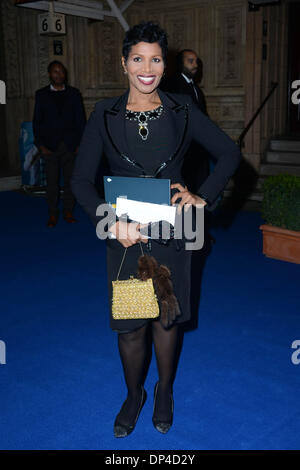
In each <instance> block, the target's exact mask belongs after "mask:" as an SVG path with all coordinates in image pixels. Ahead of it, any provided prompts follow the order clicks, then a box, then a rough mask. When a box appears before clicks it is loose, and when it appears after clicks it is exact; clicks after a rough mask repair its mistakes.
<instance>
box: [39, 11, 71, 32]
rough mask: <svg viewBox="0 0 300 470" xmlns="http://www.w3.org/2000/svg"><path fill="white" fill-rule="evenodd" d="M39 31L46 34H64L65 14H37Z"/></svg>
mask: <svg viewBox="0 0 300 470" xmlns="http://www.w3.org/2000/svg"><path fill="white" fill-rule="evenodd" d="M38 25H39V33H40V34H45V35H48V36H58V35H59V34H66V22H65V15H62V14H61V13H54V12H49V13H43V14H42V15H38Z"/></svg>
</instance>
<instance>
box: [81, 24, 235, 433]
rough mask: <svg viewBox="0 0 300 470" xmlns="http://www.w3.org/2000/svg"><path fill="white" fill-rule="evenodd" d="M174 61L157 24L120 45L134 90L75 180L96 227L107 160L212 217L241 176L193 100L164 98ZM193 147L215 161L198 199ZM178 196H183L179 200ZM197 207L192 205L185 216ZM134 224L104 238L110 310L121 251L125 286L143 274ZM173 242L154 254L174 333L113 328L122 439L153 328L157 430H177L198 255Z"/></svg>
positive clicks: (103, 110)
mask: <svg viewBox="0 0 300 470" xmlns="http://www.w3.org/2000/svg"><path fill="white" fill-rule="evenodd" d="M166 55H167V38H166V34H165V32H164V31H163V30H161V29H160V27H159V26H158V25H155V24H153V23H151V22H148V23H141V24H139V25H136V26H134V27H133V28H132V29H131V30H129V31H128V32H127V33H126V36H125V39H124V42H123V57H122V67H123V70H124V73H126V74H127V76H128V80H129V90H128V91H127V92H126V93H125V94H124V95H122V96H121V97H117V98H111V99H105V100H103V101H101V102H99V103H97V104H96V106H95V110H94V111H93V113H92V114H91V116H90V119H89V121H88V123H87V126H86V128H85V131H84V135H83V138H82V141H81V145H80V148H79V152H78V156H77V160H76V165H75V170H74V173H73V179H72V189H73V192H74V195H75V197H76V198H77V200H78V202H79V203H80V204H81V205H82V206H83V207H84V209H85V210H86V211H87V212H88V214H89V215H90V217H91V218H92V220H93V222H94V223H95V224H97V223H98V222H99V221H100V220H102V219H103V217H104V216H102V217H101V216H98V215H96V211H97V207H98V206H100V205H101V204H103V203H105V201H104V200H103V199H102V198H101V197H100V196H99V194H98V192H97V190H96V187H95V180H96V175H97V171H98V167H99V163H100V161H101V157H102V155H103V153H105V155H106V156H107V158H108V161H109V166H110V172H111V173H110V174H111V175H117V176H128V177H137V176H149V175H151V176H154V177H157V178H167V179H170V180H171V183H172V184H171V188H172V192H171V196H172V199H171V203H172V204H175V203H176V204H178V203H179V204H178V206H179V207H180V208H182V207H183V206H184V205H186V204H188V205H192V206H198V207H199V206H200V207H203V206H206V209H205V210H207V209H208V210H209V209H213V208H214V203H215V201H216V200H217V198H218V196H219V194H220V192H221V191H222V190H223V189H224V187H225V186H226V184H227V182H228V180H229V178H230V177H231V176H232V174H233V173H234V171H235V170H236V168H237V166H238V163H239V160H240V152H239V150H238V148H237V146H236V145H235V144H234V143H233V141H232V140H231V139H230V138H229V137H228V136H227V135H226V134H225V133H224V132H222V131H221V130H220V129H219V128H218V127H217V126H216V125H215V124H213V123H212V122H211V121H210V120H209V119H208V118H207V117H206V116H205V115H204V114H203V113H202V112H201V111H200V110H199V108H198V107H196V106H195V105H194V104H193V103H192V101H191V100H190V102H189V103H188V104H187V100H188V98H187V97H186V96H183V95H173V94H169V93H163V92H162V91H160V90H159V89H158V85H159V83H160V80H161V78H162V76H163V73H164V69H165V64H166ZM192 139H194V140H196V141H198V142H199V143H200V144H201V145H203V146H204V147H205V148H206V149H207V150H208V151H209V152H210V153H212V154H213V156H214V158H215V159H216V160H217V164H216V166H215V169H214V172H213V173H211V174H210V175H209V176H208V178H207V179H206V180H205V181H204V183H203V184H202V185H201V187H200V188H199V191H197V194H193V193H191V192H190V191H189V190H188V188H186V187H185V184H184V181H183V178H182V176H181V167H182V164H183V160H184V155H185V153H186V150H187V149H188V147H189V145H190V143H191V141H192ZM175 191H176V192H175ZM188 207H191V206H186V208H188ZM139 229H140V226H139V225H138V224H137V223H133V222H131V223H127V222H125V221H122V220H117V221H115V220H112V221H111V222H110V223H108V230H109V231H110V232H111V233H113V234H114V235H115V236H116V239H111V238H107V239H106V247H107V270H108V288H109V299H110V306H111V296H112V287H111V286H112V281H113V280H115V279H116V278H117V272H118V269H119V266H120V262H121V259H122V256H123V254H124V247H126V248H128V250H127V255H126V258H125V262H124V264H123V267H122V272H121V275H120V279H128V278H129V276H130V275H131V274H135V273H136V269H137V259H138V257H139V255H140V243H138V242H143V244H144V246H145V248H146V245H145V244H146V242H147V238H145V237H144V236H143V235H142V234H141V232H140V231H139ZM179 248H180V246H179V245H178V243H177V241H176V240H170V241H169V243H168V244H167V245H163V244H159V243H158V242H156V241H153V242H152V249H151V253H150V254H151V255H152V256H154V257H155V258H156V260H157V261H158V263H159V264H164V265H166V266H168V268H169V270H170V271H171V279H172V283H173V291H174V294H175V296H176V298H177V301H178V304H179V308H180V315H179V316H178V317H177V318H176V320H175V321H174V322H173V324H172V325H171V326H170V327H169V328H165V327H164V325H163V324H162V322H161V321H160V318H158V319H154V320H149V319H144V320H143V319H139V320H134V319H132V320H114V319H113V318H112V315H111V312H110V324H111V327H112V329H113V330H115V331H117V332H118V344H119V352H120V357H121V360H122V365H123V369H124V375H125V381H126V385H127V388H128V395H127V399H126V400H125V402H124V403H123V405H122V408H121V410H120V412H119V414H118V415H117V417H116V420H115V424H114V434H115V436H116V437H124V436H127V435H128V434H129V433H130V432H132V431H133V429H134V427H135V424H136V421H137V419H138V416H139V413H140V411H141V409H142V406H143V405H144V403H145V400H146V392H145V390H144V387H143V384H142V380H143V379H142V378H143V372H144V365H145V358H146V352H147V351H146V344H147V342H146V331H147V329H148V328H149V327H150V328H151V329H152V334H153V342H154V348H155V354H156V359H157V366H158V373H159V381H158V382H157V384H156V386H155V390H154V400H155V401H154V412H153V419H152V421H153V424H154V426H155V428H156V429H157V430H158V431H160V432H162V433H166V432H167V431H168V430H169V429H170V426H171V425H172V422H173V406H174V403H173V394H172V386H173V379H174V367H175V352H176V345H177V338H178V324H179V323H183V322H186V321H187V320H189V319H190V283H191V282H190V281H191V269H190V268H191V251H190V250H187V249H185V246H181V249H179Z"/></svg>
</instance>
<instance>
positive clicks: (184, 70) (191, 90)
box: [160, 49, 211, 192]
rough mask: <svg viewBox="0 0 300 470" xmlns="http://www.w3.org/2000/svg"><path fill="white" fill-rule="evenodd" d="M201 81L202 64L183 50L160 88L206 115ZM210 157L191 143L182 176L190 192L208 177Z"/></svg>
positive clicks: (195, 56)
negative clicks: (186, 98) (180, 96)
mask: <svg viewBox="0 0 300 470" xmlns="http://www.w3.org/2000/svg"><path fill="white" fill-rule="evenodd" d="M196 79H197V81H199V82H200V81H201V79H202V63H201V61H200V59H199V58H198V56H197V54H196V52H194V51H193V50H191V49H183V50H181V51H180V52H178V54H177V55H176V73H175V74H174V75H173V76H171V77H169V78H167V79H165V80H164V81H163V82H162V84H161V86H160V88H161V89H162V90H164V91H167V92H168V91H169V92H170V93H181V94H183V95H189V96H190V97H191V98H192V100H193V101H194V103H195V104H196V105H197V106H198V107H199V109H200V110H201V111H202V112H203V113H204V114H205V115H206V116H208V114H207V109H206V101H205V97H204V94H203V92H202V90H201V89H200V87H199V86H198V85H197V83H196ZM210 158H211V157H210V155H209V154H208V153H207V152H206V150H205V149H204V148H203V147H201V146H200V145H199V144H198V143H197V142H192V144H191V146H190V148H189V150H188V152H187V155H186V156H185V161H184V165H183V168H182V174H183V177H184V179H185V182H186V184H187V186H188V188H189V189H190V191H192V192H197V189H198V188H199V187H200V186H201V185H202V183H203V182H204V181H205V179H206V178H207V177H208V175H209V169H210Z"/></svg>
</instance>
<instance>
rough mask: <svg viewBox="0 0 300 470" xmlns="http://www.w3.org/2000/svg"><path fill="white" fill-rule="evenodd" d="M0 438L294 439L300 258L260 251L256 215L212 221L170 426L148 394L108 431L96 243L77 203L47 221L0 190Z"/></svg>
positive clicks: (4, 445) (119, 384) (109, 375)
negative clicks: (137, 411) (2, 352)
mask: <svg viewBox="0 0 300 470" xmlns="http://www.w3.org/2000/svg"><path fill="white" fill-rule="evenodd" d="M0 205H1V280H0V285H1V295H0V311H1V319H0V340H2V341H5V344H6V354H7V356H6V364H2V365H0V404H1V419H0V448H1V449H111V450H115V449H116V450H117V449H119V450H121V449H126V450H131V449H161V450H163V449H164V450H165V449H168V450H172V449H179V450H180V449H184V450H190V449H208V450H210V449H241V450H243V449H299V439H300V402H299V385H300V364H299V365H294V364H293V363H292V361H291V354H292V352H293V350H292V349H291V344H292V342H293V341H294V340H295V339H300V322H299V319H300V296H299V290H300V283H299V277H300V276H299V274H300V266H299V265H296V264H291V263H286V262H283V261H276V260H272V259H267V258H265V257H264V256H263V255H262V236H261V232H260V230H259V229H258V227H259V225H260V224H261V223H262V221H261V219H260V216H259V214H258V213H256V212H246V211H241V212H239V213H238V214H237V216H236V217H235V219H234V220H233V223H232V224H231V225H230V226H229V227H228V228H227V229H225V228H223V227H222V226H217V227H215V228H214V229H213V231H212V233H213V235H214V237H215V238H216V244H215V245H214V247H213V250H212V252H211V254H210V255H209V257H208V259H207V262H206V265H205V269H204V274H203V281H202V289H201V300H200V309H199V320H198V327H197V329H194V330H191V331H189V332H187V333H186V334H185V339H184V345H183V350H182V355H181V359H180V362H179V367H178V373H177V378H176V381H175V386H174V401H175V414H174V424H173V426H172V428H171V430H170V432H169V433H168V434H167V435H161V434H159V433H158V432H157V431H156V430H155V429H154V427H153V425H152V422H151V417H152V403H153V387H154V384H155V382H156V378H157V371H156V364H155V357H154V356H153V358H152V363H151V366H150V369H149V373H148V377H147V381H146V384H145V388H146V390H147V391H148V400H147V402H146V404H145V407H144V409H143V410H142V413H141V416H140V418H139V421H138V423H137V426H136V429H135V431H134V432H133V433H132V434H131V435H130V436H129V437H128V438H126V439H115V438H114V437H113V422H114V419H115V416H116V413H117V412H118V411H119V408H120V406H121V404H122V402H123V400H124V398H125V395H126V389H125V384H124V380H123V373H122V367H121V363H120V360H119V356H118V351H117V336H116V334H115V333H114V332H112V331H111V330H110V327H109V319H108V303H107V290H106V260H105V245H104V242H103V241H100V240H99V239H98V238H97V237H96V235H95V230H94V227H93V226H92V224H91V223H90V222H89V220H88V217H87V215H86V214H85V213H84V212H83V211H82V210H81V209H80V208H79V207H78V206H77V207H76V210H75V215H76V217H77V218H78V219H79V223H78V224H76V225H74V226H73V225H68V224H66V223H65V222H64V221H63V220H60V221H59V224H58V225H57V227H56V228H55V229H53V230H50V229H48V228H46V226H45V223H46V219H47V211H46V203H45V200H44V199H43V198H36V197H32V196H26V195H23V194H20V193H14V192H6V193H0Z"/></svg>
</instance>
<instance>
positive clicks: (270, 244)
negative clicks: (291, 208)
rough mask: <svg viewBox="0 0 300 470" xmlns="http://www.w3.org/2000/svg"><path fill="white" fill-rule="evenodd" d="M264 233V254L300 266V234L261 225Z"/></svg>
mask: <svg viewBox="0 0 300 470" xmlns="http://www.w3.org/2000/svg"><path fill="white" fill-rule="evenodd" d="M259 228H260V229H261V230H262V232H263V254H264V255H266V256H268V257H269V258H275V259H280V260H282V261H290V262H291V263H299V264H300V232H296V231H294V230H286V229H285V228H280V227H273V225H266V224H264V225H261V226H260V227H259Z"/></svg>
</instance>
